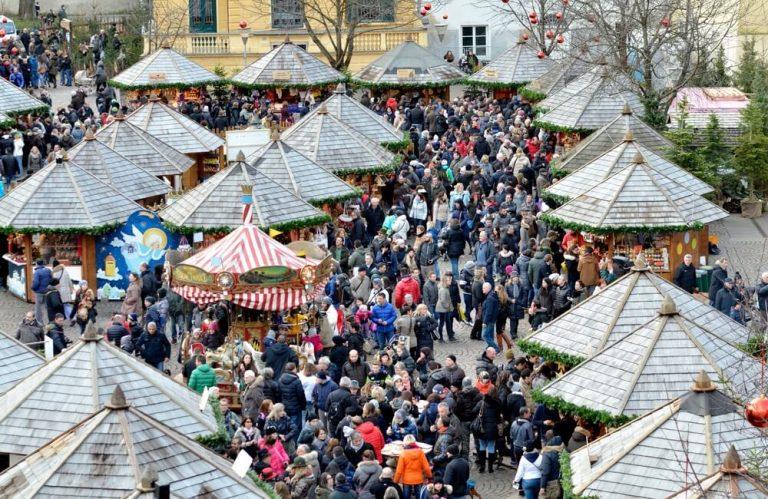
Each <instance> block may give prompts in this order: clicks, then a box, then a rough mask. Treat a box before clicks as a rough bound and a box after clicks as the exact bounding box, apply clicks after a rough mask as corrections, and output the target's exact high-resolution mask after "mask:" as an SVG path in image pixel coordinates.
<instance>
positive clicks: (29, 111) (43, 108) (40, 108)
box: [5, 104, 51, 118]
mask: <svg viewBox="0 0 768 499" xmlns="http://www.w3.org/2000/svg"><path fill="white" fill-rule="evenodd" d="M50 110H51V108H50V107H49V106H47V105H45V104H43V105H42V106H37V107H30V108H29V109H20V110H18V111H8V112H7V113H5V114H6V115H7V116H8V117H9V118H15V117H17V116H24V115H27V114H45V113H49V112H50Z"/></svg>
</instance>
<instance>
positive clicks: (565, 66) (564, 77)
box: [525, 57, 591, 95]
mask: <svg viewBox="0 0 768 499" xmlns="http://www.w3.org/2000/svg"><path fill="white" fill-rule="evenodd" d="M590 67H591V65H590V63H589V62H587V61H585V60H583V59H581V58H579V57H568V58H567V59H563V60H560V61H555V63H554V64H553V65H551V66H550V67H549V69H547V70H546V71H545V72H544V73H542V74H541V75H539V76H538V77H537V78H534V79H532V80H531V81H530V83H528V84H527V85H526V86H525V88H527V89H530V90H533V91H534V92H538V93H541V94H544V95H549V94H552V93H554V92H557V91H558V90H560V89H562V88H563V87H565V86H566V85H568V84H569V83H570V82H572V81H573V80H575V79H576V78H578V77H579V76H581V75H583V74H584V73H586V72H587V71H588V70H589V68H590Z"/></svg>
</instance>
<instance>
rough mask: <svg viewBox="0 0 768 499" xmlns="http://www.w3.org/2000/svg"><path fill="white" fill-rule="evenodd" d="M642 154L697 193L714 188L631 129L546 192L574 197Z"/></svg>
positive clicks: (654, 167)
mask: <svg viewBox="0 0 768 499" xmlns="http://www.w3.org/2000/svg"><path fill="white" fill-rule="evenodd" d="M638 158H639V159H641V160H642V161H643V162H645V164H647V165H648V167H649V168H651V169H652V170H653V171H655V172H656V173H657V174H659V175H661V176H663V177H666V178H668V179H669V180H671V181H673V182H675V183H676V184H678V185H680V186H682V187H684V188H687V189H688V190H690V191H691V192H693V193H694V194H699V195H704V194H707V193H709V192H712V191H713V190H714V189H712V186H710V185H709V184H707V183H706V182H704V181H702V180H699V178H698V177H696V176H694V175H692V174H691V173H689V172H688V171H686V170H683V169H682V168H680V167H679V166H677V165H676V164H674V163H672V162H671V161H668V160H666V159H664V158H663V157H661V156H658V155H657V154H656V153H654V152H652V151H650V150H649V149H646V148H645V147H643V146H642V145H641V144H640V143H639V142H637V141H635V140H634V136H633V135H632V132H627V133H626V134H625V135H624V140H623V141H622V142H621V144H619V145H617V146H616V147H614V148H613V149H611V150H609V151H608V152H606V153H605V154H603V155H602V156H599V157H597V158H596V159H594V160H593V161H591V162H589V163H587V164H586V165H584V166H582V167H581V168H579V169H578V170H576V171H574V172H573V173H570V174H569V175H567V176H566V177H565V178H563V179H561V180H559V181H557V182H556V183H554V184H553V185H551V186H550V187H548V188H547V189H546V191H545V195H549V196H553V197H556V198H559V199H573V198H575V197H578V196H579V195H581V194H583V193H585V192H587V191H588V190H590V189H592V188H594V187H596V186H598V185H599V184H600V183H601V182H603V181H604V180H605V179H607V178H609V177H611V176H613V175H615V174H616V173H619V172H620V171H622V170H623V169H624V168H626V167H628V166H629V165H631V164H632V163H633V162H636V161H637V160H638Z"/></svg>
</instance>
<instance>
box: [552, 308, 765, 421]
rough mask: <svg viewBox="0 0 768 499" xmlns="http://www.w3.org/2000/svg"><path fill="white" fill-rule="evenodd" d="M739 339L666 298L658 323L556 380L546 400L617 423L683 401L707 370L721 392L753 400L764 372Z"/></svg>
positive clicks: (627, 336)
mask: <svg viewBox="0 0 768 499" xmlns="http://www.w3.org/2000/svg"><path fill="white" fill-rule="evenodd" d="M720 332H725V333H726V334H725V335H720V334H718V333H720ZM736 333H737V331H736V330H735V329H732V330H726V331H722V330H721V331H718V330H717V329H715V328H713V327H711V325H710V324H707V323H701V322H699V321H697V322H694V321H691V320H689V319H687V318H686V317H684V316H683V315H680V314H679V313H678V311H677V307H676V305H675V303H674V301H673V300H672V298H670V297H666V298H664V301H663V302H662V305H661V309H660V312H659V314H658V315H657V317H656V318H655V319H652V320H651V321H650V322H648V323H646V324H644V325H643V326H641V327H639V328H638V329H636V330H634V331H632V332H631V333H629V334H628V335H626V336H624V337H623V338H621V339H619V340H618V341H616V342H614V343H613V344H611V345H609V346H607V347H605V348H603V349H602V350H600V351H599V352H597V353H596V354H595V355H594V356H593V357H590V358H589V359H588V360H585V361H584V362H582V363H581V364H579V365H578V366H576V367H574V368H573V369H571V370H570V371H568V372H567V373H565V374H564V375H563V376H562V377H560V378H558V379H556V380H554V381H553V382H552V383H550V384H549V385H547V386H546V387H544V388H543V389H542V394H543V395H544V396H546V397H555V398H557V399H560V400H563V401H565V402H567V403H568V404H573V405H574V406H576V407H583V408H587V409H589V410H592V411H600V412H603V413H607V414H609V415H611V416H614V417H616V416H626V417H631V416H634V415H639V414H644V413H646V412H648V411H650V410H653V409H655V408H656V407H658V406H659V405H661V404H662V403H664V402H666V401H668V400H669V399H670V398H672V397H677V396H679V395H682V394H683V393H685V392H686V391H687V390H688V387H689V386H690V380H691V379H692V378H693V377H694V376H696V373H698V372H699V371H701V370H704V371H705V372H706V373H707V374H709V375H710V376H711V377H712V379H714V380H716V382H717V383H718V385H719V386H720V388H721V389H726V391H728V392H729V393H731V392H732V393H735V394H736V395H737V397H738V398H740V399H742V400H748V399H749V398H750V397H751V396H753V395H755V393H756V392H758V391H759V390H760V389H761V387H760V381H759V380H760V371H761V366H760V361H759V360H758V359H756V358H754V357H752V356H750V355H749V354H747V353H746V352H744V351H743V350H742V349H740V348H739V346H738V345H739V343H742V342H743V343H746V337H741V336H739V335H737V334H736Z"/></svg>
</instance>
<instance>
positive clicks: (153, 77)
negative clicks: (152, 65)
mask: <svg viewBox="0 0 768 499" xmlns="http://www.w3.org/2000/svg"><path fill="white" fill-rule="evenodd" d="M167 79H168V78H167V77H166V76H165V73H149V81H166V80H167Z"/></svg>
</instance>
